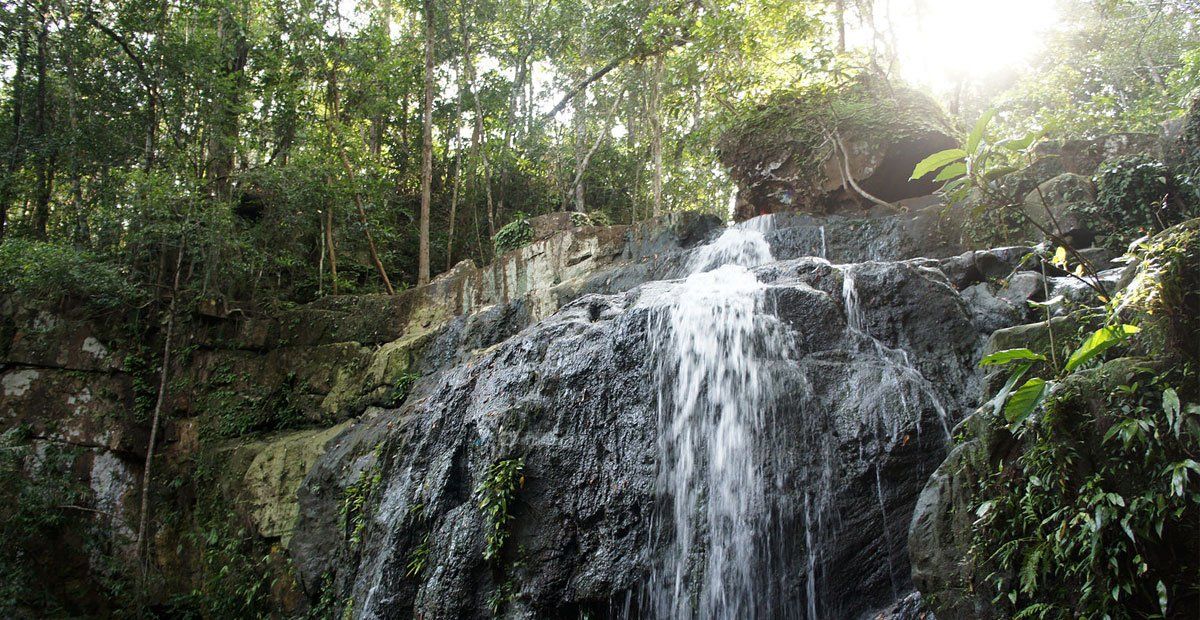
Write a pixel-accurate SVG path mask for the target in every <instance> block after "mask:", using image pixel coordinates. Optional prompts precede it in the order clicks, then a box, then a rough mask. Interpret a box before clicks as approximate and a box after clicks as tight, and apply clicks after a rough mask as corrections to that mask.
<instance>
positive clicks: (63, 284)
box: [0, 238, 140, 311]
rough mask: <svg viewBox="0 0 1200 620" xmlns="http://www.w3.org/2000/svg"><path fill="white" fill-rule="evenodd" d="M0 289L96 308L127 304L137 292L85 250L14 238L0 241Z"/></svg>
mask: <svg viewBox="0 0 1200 620" xmlns="http://www.w3.org/2000/svg"><path fill="white" fill-rule="evenodd" d="M0 292H5V293H12V294H14V295H17V296H19V297H21V298H22V299H27V300H30V301H38V302H45V303H58V302H62V301H63V300H64V299H66V298H69V297H75V298H78V299H80V300H82V301H83V302H84V304H85V305H86V306H87V307H89V308H91V309H92V310H96V311H106V310H114V309H118V308H122V307H127V306H130V305H132V304H133V303H134V302H135V301H136V300H137V299H138V297H139V296H140V295H139V291H138V289H137V287H136V286H134V285H133V284H132V283H131V282H130V281H129V280H128V279H127V278H126V277H125V275H124V274H122V273H121V271H120V270H118V269H117V268H116V267H113V266H112V265H111V264H109V263H106V262H103V261H101V260H100V259H99V258H98V257H96V256H94V255H92V254H91V253H89V252H84V251H81V250H77V249H75V248H73V247H70V246H65V245H58V244H54V243H45V242H41V241H30V240H27V239H14V238H9V239H6V240H5V241H4V243H0Z"/></svg>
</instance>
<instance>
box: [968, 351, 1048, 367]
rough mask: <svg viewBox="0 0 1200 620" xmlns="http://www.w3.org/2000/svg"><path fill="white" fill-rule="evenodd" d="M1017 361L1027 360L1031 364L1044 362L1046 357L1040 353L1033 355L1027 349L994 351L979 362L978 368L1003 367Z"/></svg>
mask: <svg viewBox="0 0 1200 620" xmlns="http://www.w3.org/2000/svg"><path fill="white" fill-rule="evenodd" d="M1018 360H1028V361H1033V362H1044V361H1046V356H1045V355H1042V354H1041V353H1034V352H1033V351H1031V350H1029V349H1004V350H1003V351H996V352H995V353H992V354H990V355H987V356H985V357H984V358H983V359H982V360H980V361H979V365H980V366H1003V365H1005V364H1009V363H1011V362H1015V361H1018Z"/></svg>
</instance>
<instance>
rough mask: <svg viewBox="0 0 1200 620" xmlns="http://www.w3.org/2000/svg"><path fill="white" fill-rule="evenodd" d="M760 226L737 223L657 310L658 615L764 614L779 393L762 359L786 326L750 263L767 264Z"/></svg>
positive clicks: (775, 348)
mask: <svg viewBox="0 0 1200 620" xmlns="http://www.w3.org/2000/svg"><path fill="white" fill-rule="evenodd" d="M771 260H772V258H771V252H770V246H769V245H767V242H766V240H765V239H764V238H763V235H762V233H761V232H758V231H755V230H747V229H742V228H736V227H735V228H730V229H728V230H726V231H725V233H724V234H723V235H722V236H721V237H720V238H719V239H718V240H717V241H715V242H713V243H711V244H709V245H707V246H705V247H703V248H701V249H700V250H698V251H697V253H696V254H695V255H694V257H693V259H692V261H691V262H690V264H689V270H690V271H691V275H689V276H688V277H687V278H686V279H684V280H683V281H682V282H679V283H675V284H673V285H672V288H671V289H670V291H669V293H668V294H667V296H666V300H665V303H663V304H662V305H661V306H660V307H658V308H656V309H655V311H654V312H652V313H651V316H652V319H651V320H652V322H653V324H652V325H651V328H652V333H656V334H658V336H657V338H658V341H657V344H656V346H655V359H656V360H657V375H658V379H659V388H658V401H659V402H658V414H659V430H660V435H659V448H660V455H661V457H660V462H659V476H658V483H657V484H658V491H659V496H660V497H661V498H663V505H662V506H660V508H659V510H658V514H657V517H656V528H655V529H656V531H657V532H658V533H659V538H660V543H662V544H664V547H663V549H661V551H660V552H659V553H658V556H657V557H658V560H657V563H656V565H655V570H654V574H653V576H652V578H651V583H650V588H649V595H650V600H649V601H648V603H649V606H650V610H651V611H652V612H653V614H654V615H655V617H659V618H693V617H699V618H753V617H759V616H763V615H767V613H768V612H767V611H766V610H767V609H768V606H769V605H771V604H772V603H774V602H773V601H768V600H766V598H767V593H768V588H766V587H764V584H763V580H764V579H765V578H766V575H765V571H766V570H767V569H766V567H767V566H768V564H769V561H770V556H771V549H770V547H771V545H770V543H769V540H770V538H771V537H770V536H769V533H768V528H769V523H768V521H769V517H770V514H771V510H770V507H769V506H768V501H769V500H768V492H767V491H768V488H769V481H768V480H766V477H767V473H766V472H767V469H768V468H767V467H766V465H767V464H766V463H764V462H763V461H764V459H766V458H768V455H769V454H770V453H771V451H770V450H765V449H762V444H763V442H764V441H766V437H765V433H764V430H765V429H766V427H767V415H768V414H767V412H768V411H769V410H770V407H771V403H770V398H771V396H772V394H773V393H774V391H773V389H772V380H771V376H770V372H769V369H768V364H765V363H764V361H765V360H772V359H774V360H778V359H783V358H784V357H785V355H786V352H787V351H786V342H787V339H786V337H784V333H785V330H784V328H783V327H782V325H781V324H780V322H779V320H778V319H777V318H776V317H775V316H773V315H771V314H768V313H765V312H764V311H763V303H764V286H763V284H762V283H760V282H759V281H758V278H757V277H756V276H755V275H754V273H753V272H752V271H750V269H749V268H751V267H754V266H756V265H760V264H763V263H766V262H769V261H771Z"/></svg>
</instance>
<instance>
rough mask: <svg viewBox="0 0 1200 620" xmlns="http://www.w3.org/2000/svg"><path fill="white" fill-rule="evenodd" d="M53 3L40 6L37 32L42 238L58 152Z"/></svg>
mask: <svg viewBox="0 0 1200 620" xmlns="http://www.w3.org/2000/svg"><path fill="white" fill-rule="evenodd" d="M49 11H50V3H49V2H48V0H43V2H42V6H41V7H40V8H39V9H38V36H37V91H36V93H37V100H36V105H35V107H34V113H35V114H36V118H35V124H34V126H35V128H36V131H37V136H38V149H37V151H36V153H37V159H36V161H37V187H36V190H35V192H34V206H33V235H34V236H35V237H37V238H38V239H45V238H46V227H47V224H48V223H49V221H50V197H51V194H52V193H53V191H54V163H55V153H54V147H53V146H52V145H53V142H54V141H53V140H51V139H50V135H49V134H50V130H49V119H47V118H46V116H47V115H48V114H49V113H50V112H49V105H48V102H47V92H46V91H47V89H48V88H49V87H48V85H47V84H46V82H47V79H48V76H47V66H46V65H47V62H48V58H47V56H48V55H49V44H50V43H49V38H50V22H49Z"/></svg>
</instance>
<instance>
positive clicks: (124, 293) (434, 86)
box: [0, 0, 1200, 304]
mask: <svg viewBox="0 0 1200 620" xmlns="http://www.w3.org/2000/svg"><path fill="white" fill-rule="evenodd" d="M926 4H928V0H915V1H914V2H906V1H901V0H895V1H890V0H879V1H875V0H836V1H833V0H829V1H823V0H810V1H802V2H774V1H771V0H750V1H748V2H725V1H721V0H716V1H680V2H676V1H666V2H663V1H659V0H627V1H622V2H613V3H600V2H592V1H591V0H446V1H436V2H435V1H433V0H425V1H424V2H422V3H417V2H402V1H399V0H362V1H355V0H341V1H337V0H202V1H198V2H191V1H189V2H181V1H176V0H134V1H121V2H107V1H102V0H21V1H17V2H4V3H2V4H0V32H2V33H3V36H2V37H0V67H2V69H3V74H2V83H0V159H2V161H0V235H3V239H4V244H3V245H2V246H0V252H2V254H3V256H0V264H2V265H3V270H4V274H3V278H2V279H4V280H6V281H7V282H8V283H9V284H8V286H17V287H20V286H25V287H26V288H28V289H30V290H29V291H27V292H30V293H34V294H40V295H56V294H61V293H62V292H63V287H64V286H65V284H66V283H65V282H55V281H52V280H51V281H48V280H47V277H46V276H45V275H44V274H45V273H58V274H64V273H65V274H72V273H73V274H74V275H70V276H69V277H70V278H71V280H72V283H74V284H75V285H81V286H83V287H84V288H85V290H84V291H83V292H84V293H85V294H86V295H90V296H91V297H92V298H93V299H94V300H96V301H97V302H99V303H108V302H111V303H114V304H115V303H131V301H130V300H135V301H134V302H132V303H137V301H136V300H142V299H145V298H146V297H147V296H149V297H155V295H153V291H155V290H158V291H160V292H161V291H166V290H169V289H171V288H172V286H173V285H172V282H173V280H178V284H179V286H182V287H184V288H186V289H188V290H189V291H191V292H193V293H195V295H196V298H197V299H204V298H217V297H219V298H222V299H229V300H237V301H238V302H242V303H248V304H260V303H265V302H272V303H274V302H304V301H308V300H311V299H314V298H316V297H318V296H321V295H327V294H331V293H354V292H386V291H389V290H395V289H399V288H403V287H406V286H410V285H413V284H416V283H419V282H422V281H426V280H428V279H429V277H430V275H436V274H437V273H438V272H441V271H444V270H446V269H448V268H449V267H450V266H452V265H453V264H455V263H456V262H458V261H460V260H463V259H467V258H470V259H473V260H474V261H476V262H477V263H486V262H488V261H489V260H490V258H491V255H492V254H493V252H494V246H493V237H495V235H496V233H497V231H499V230H500V229H501V228H502V227H503V226H505V225H506V224H508V223H510V222H513V221H514V220H520V219H522V218H524V217H527V216H532V215H537V214H541V213H547V212H552V211H562V210H571V211H576V212H579V213H583V214H586V215H587V217H588V218H590V219H592V220H594V221H597V222H599V223H607V222H615V223H627V222H632V221H635V220H639V219H644V218H648V217H651V216H653V215H656V214H660V213H664V212H669V211H679V210H689V209H690V210H696V209H699V210H706V211H709V212H714V213H718V214H722V215H725V214H726V213H727V212H728V209H729V204H730V197H731V193H732V184H731V183H730V182H729V180H728V179H727V177H726V174H725V173H724V172H723V170H722V169H721V166H720V165H719V164H718V161H717V156H716V153H715V148H714V145H715V144H716V143H717V141H718V140H717V139H718V137H719V136H720V135H721V134H722V133H723V132H725V131H728V130H729V129H730V128H733V127H737V126H738V124H739V123H740V122H744V120H745V119H746V118H747V115H749V114H752V113H753V111H754V110H755V109H756V107H758V106H760V105H762V104H763V102H766V101H770V100H771V99H772V97H778V96H780V95H781V94H782V95H786V94H788V93H794V92H797V91H810V90H817V91H828V90H835V89H837V88H840V87H842V86H844V85H845V84H847V83H849V82H850V81H852V80H854V79H855V77H856V76H859V75H864V74H869V75H882V76H884V77H887V78H890V79H893V80H900V79H902V78H903V77H906V76H911V75H912V74H911V71H910V72H908V73H905V69H906V68H905V67H904V66H902V59H903V58H904V53H905V49H906V47H911V46H913V45H923V46H925V49H932V50H935V51H936V53H938V54H944V55H945V56H946V57H948V58H949V57H956V56H959V55H960V52H961V50H959V49H956V43H955V42H957V41H962V40H965V39H969V38H970V37H971V36H972V33H971V32H969V31H968V32H953V33H952V32H938V31H936V30H931V31H929V32H927V35H926V37H925V39H926V40H924V41H914V40H911V39H909V40H902V39H900V38H898V37H897V36H896V33H895V29H894V28H893V22H892V18H893V16H894V15H897V14H900V12H902V10H903V11H907V12H908V13H906V14H911V15H913V16H915V18H916V19H917V20H918V24H919V23H920V22H919V20H920V17H921V15H922V8H923V6H924V5H926ZM968 4H969V3H968ZM893 5H894V6H893ZM910 5H911V6H910ZM1058 10H1059V12H1060V15H1061V16H1062V17H1061V19H1060V23H1058V24H1057V25H1056V26H1055V27H1054V28H1053V29H1052V31H1051V32H1050V33H1049V34H1048V35H1047V37H1046V40H1045V42H1044V48H1043V49H1041V50H1039V51H1038V53H1037V54H1035V55H1034V56H1033V59H1032V61H1031V62H1032V64H1031V65H1030V66H1025V64H1023V63H1018V64H1017V65H1013V66H1010V67H1009V68H1007V69H1005V70H1004V71H1002V72H995V71H987V70H985V68H983V67H978V68H976V67H971V66H967V67H964V68H962V69H960V70H959V71H958V72H957V74H956V75H954V76H951V78H950V79H948V80H940V81H938V82H931V84H932V86H929V85H927V87H929V88H932V89H933V90H934V91H936V92H934V93H933V94H934V95H935V96H937V97H938V98H939V99H940V100H941V101H942V102H943V103H944V104H945V106H946V107H947V108H948V109H949V111H950V113H951V114H952V116H954V117H955V120H956V121H957V122H959V123H960V124H961V125H964V126H969V125H970V124H972V123H973V122H974V120H975V118H976V117H978V116H979V114H980V113H981V111H982V110H984V109H985V108H987V107H990V106H998V107H999V108H1000V110H1001V115H1000V117H999V121H998V124H999V125H1000V130H1001V131H1002V132H1003V131H1011V132H1014V133H1015V132H1019V131H1024V130H1027V129H1029V128H1030V127H1031V126H1035V125H1036V126H1043V127H1049V128H1051V129H1052V135H1088V134H1099V133H1105V132H1113V131H1133V130H1139V129H1146V128H1151V127H1154V126H1155V125H1156V124H1157V123H1159V122H1161V121H1162V120H1163V119H1165V118H1168V117H1170V116H1173V115H1175V114H1177V113H1178V111H1179V110H1180V109H1181V106H1182V105H1183V104H1184V102H1185V99H1186V95H1187V94H1188V93H1189V92H1191V91H1192V90H1193V89H1194V88H1196V86H1197V85H1200V49H1198V48H1197V42H1198V41H1200V33H1198V32H1197V26H1198V25H1200V6H1198V5H1197V3H1196V2H1194V1H1192V0H1139V1H1128V0H1065V1H1062V2H1059V3H1058ZM993 27H994V26H993V25H991V24H989V23H976V24H972V25H970V26H969V27H968V28H969V29H977V30H978V31H979V32H980V33H982V32H985V31H988V30H989V29H991V28H993ZM1033 27H1034V26H1033V25H1032V24H1031V25H1030V28H1033ZM847 33H849V34H847ZM1014 34H1015V33H1014ZM848 39H849V40H850V43H849V44H847V40H848ZM176 259H178V260H176ZM50 264H55V265H58V267H59V268H58V269H56V270H49V271H47V270H45V269H42V267H45V266H46V265H50ZM176 265H178V268H177V269H173V268H175V267H176ZM34 271H37V272H38V273H41V274H43V275H42V276H39V277H38V278H33V276H32V275H31V274H32V273H33V272H34ZM173 275H178V276H179V277H178V278H173V277H172V276H173ZM64 277H67V276H64Z"/></svg>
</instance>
